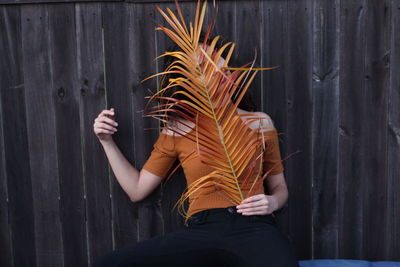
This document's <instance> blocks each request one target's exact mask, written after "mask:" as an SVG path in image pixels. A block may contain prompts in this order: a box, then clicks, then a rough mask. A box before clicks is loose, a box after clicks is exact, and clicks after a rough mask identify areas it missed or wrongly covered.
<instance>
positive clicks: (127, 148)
mask: <svg viewBox="0 0 400 267" xmlns="http://www.w3.org/2000/svg"><path fill="white" fill-rule="evenodd" d="M127 11H129V9H127V6H126V4H125V3H104V4H103V6H102V20H103V29H104V56H105V66H106V67H105V75H106V77H107V84H106V86H107V87H106V97H107V107H108V108H111V107H114V109H115V111H116V120H117V121H118V132H116V133H115V134H114V135H113V139H114V141H115V143H116V144H117V145H118V147H119V148H120V150H121V152H122V153H123V154H124V156H125V157H126V158H127V160H128V161H130V162H133V160H134V159H133V155H134V151H133V123H134V120H133V112H132V105H133V104H132V101H131V94H132V91H131V87H130V86H129V84H128V82H129V79H131V75H132V74H130V73H129V72H130V71H131V69H130V68H129V66H128V65H129V63H130V61H129V58H130V53H131V49H130V44H129V39H128V38H129V31H130V29H129V26H130V25H129V18H128V17H127V16H128V13H127ZM141 16H143V14H141ZM135 41H137V40H135ZM143 41H144V42H148V40H143ZM110 180H111V186H112V191H111V192H112V199H111V200H112V212H113V213H112V219H113V228H114V229H113V231H114V235H115V237H114V240H115V248H120V247H124V246H127V245H128V244H129V243H132V242H133V241H136V240H137V238H136V237H137V232H136V231H137V229H136V227H137V226H136V219H137V209H136V207H137V205H133V203H132V201H131V200H130V198H129V196H128V195H127V194H126V193H125V192H124V190H123V189H122V187H121V186H120V185H119V183H118V181H117V179H116V178H115V175H114V173H113V172H112V170H110Z"/></svg>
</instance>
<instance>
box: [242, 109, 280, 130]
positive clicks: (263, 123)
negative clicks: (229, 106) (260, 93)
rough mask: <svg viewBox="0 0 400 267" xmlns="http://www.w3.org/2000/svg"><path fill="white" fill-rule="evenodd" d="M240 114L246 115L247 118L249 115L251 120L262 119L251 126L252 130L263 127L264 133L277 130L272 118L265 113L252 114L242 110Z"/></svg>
mask: <svg viewBox="0 0 400 267" xmlns="http://www.w3.org/2000/svg"><path fill="white" fill-rule="evenodd" d="M238 112H239V114H242V115H246V117H247V115H248V117H249V118H250V117H257V118H261V119H260V120H259V121H254V122H253V123H252V124H251V125H249V127H250V128H252V129H255V128H258V127H261V128H262V131H263V132H264V131H271V130H273V129H275V127H274V123H273V121H272V119H271V117H270V116H269V115H268V114H267V113H265V112H262V111H255V112H250V111H246V110H242V109H238Z"/></svg>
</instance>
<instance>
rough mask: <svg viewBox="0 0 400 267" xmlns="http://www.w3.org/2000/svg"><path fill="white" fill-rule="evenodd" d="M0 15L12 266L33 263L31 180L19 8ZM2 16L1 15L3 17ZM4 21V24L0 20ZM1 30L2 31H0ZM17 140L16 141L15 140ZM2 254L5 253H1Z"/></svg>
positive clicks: (2, 98) (2, 99)
mask: <svg viewBox="0 0 400 267" xmlns="http://www.w3.org/2000/svg"><path fill="white" fill-rule="evenodd" d="M2 11H3V12H2V16H1V18H2V19H4V20H2V22H1V25H4V27H2V28H1V30H2V31H1V40H2V42H1V45H2V48H1V51H2V52H4V54H3V55H4V56H2V59H3V60H1V62H0V64H1V67H0V68H1V71H2V73H1V75H0V77H1V87H2V89H1V90H2V96H1V101H2V112H3V113H2V115H3V127H4V131H3V133H4V136H3V138H4V145H5V147H4V149H5V154H4V155H5V166H4V168H5V169H4V170H5V171H6V175H7V176H4V177H7V186H8V188H7V189H8V190H7V191H8V192H7V193H8V209H9V210H8V214H9V223H10V228H11V238H12V251H13V260H14V265H15V266H25V265H33V266H35V264H36V255H35V229H34V215H33V199H32V183H31V173H30V166H29V153H28V151H29V147H28V132H27V125H26V124H27V118H26V110H25V109H26V107H25V94H24V91H25V86H24V78H23V69H22V65H23V62H22V53H23V52H22V39H21V38H22V37H21V23H22V21H21V11H20V7H19V6H18V7H17V6H14V7H12V8H11V7H7V8H5V7H3V9H2ZM3 15H4V16H3ZM3 22H4V23H3ZM3 30H4V31H3ZM15 140H18V142H15ZM5 254H6V253H5Z"/></svg>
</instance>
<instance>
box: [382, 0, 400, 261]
mask: <svg viewBox="0 0 400 267" xmlns="http://www.w3.org/2000/svg"><path fill="white" fill-rule="evenodd" d="M391 11H392V12H391V14H392V23H391V48H390V49H391V52H390V88H389V94H388V106H389V107H388V130H387V131H388V132H387V134H388V137H387V145H386V146H387V150H388V151H387V153H388V154H387V157H388V159H387V160H388V164H387V175H388V185H387V188H388V191H387V193H386V204H385V205H386V206H387V212H386V214H385V216H386V219H385V222H386V224H385V226H384V228H385V236H386V237H385V244H386V248H385V252H384V254H383V255H381V257H382V258H386V259H391V260H394V261H400V253H399V251H400V242H399V240H400V228H399V224H400V223H399V216H398V215H399V214H400V194H399V192H400V170H399V168H398V166H400V113H399V110H400V75H398V73H399V72H400V1H399V0H396V1H392V6H391ZM381 227H382V226H381Z"/></svg>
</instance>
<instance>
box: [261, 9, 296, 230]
mask: <svg viewBox="0 0 400 267" xmlns="http://www.w3.org/2000/svg"><path fill="white" fill-rule="evenodd" d="M261 18H262V39H261V55H260V56H261V62H262V63H261V65H262V66H264V67H271V66H279V68H278V69H275V70H268V71H263V72H261V73H260V75H261V91H262V107H263V109H262V111H263V112H266V113H267V114H268V115H269V116H270V117H271V119H272V120H273V122H274V125H275V128H276V129H277V131H278V133H280V135H279V140H280V144H279V145H280V151H281V156H282V158H284V157H285V155H286V154H287V149H286V145H287V137H288V136H287V132H286V125H287V122H286V117H287V110H286V105H287V101H286V90H285V87H286V79H285V69H286V68H287V66H286V62H287V49H288V40H287V34H288V32H287V22H288V18H287V1H262V17H261ZM283 164H286V162H284V163H283ZM285 173H286V171H285ZM264 189H265V190H264V191H265V192H266V193H267V194H268V188H267V186H266V183H264ZM290 194H291V190H289V195H290ZM288 202H289V201H288ZM287 205H289V203H287ZM286 211H287V210H286V208H284V209H282V210H281V211H280V212H279V213H277V214H278V215H279V216H277V217H276V219H277V221H278V223H279V225H280V226H281V229H283V231H284V232H285V234H286V235H288V236H289V221H288V220H289V218H288V214H287V212H286Z"/></svg>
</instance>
